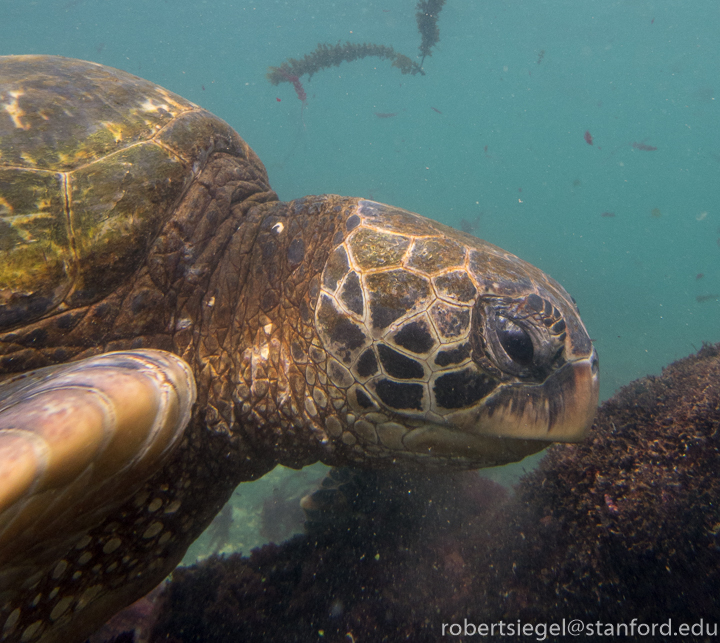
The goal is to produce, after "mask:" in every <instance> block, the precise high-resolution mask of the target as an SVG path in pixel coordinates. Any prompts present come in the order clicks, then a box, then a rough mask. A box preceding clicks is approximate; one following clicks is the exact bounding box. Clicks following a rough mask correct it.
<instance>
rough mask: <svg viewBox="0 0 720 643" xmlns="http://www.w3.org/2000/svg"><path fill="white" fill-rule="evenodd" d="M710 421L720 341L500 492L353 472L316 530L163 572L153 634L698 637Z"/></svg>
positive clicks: (644, 383) (706, 590)
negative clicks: (571, 626) (340, 508)
mask: <svg viewBox="0 0 720 643" xmlns="http://www.w3.org/2000/svg"><path fill="white" fill-rule="evenodd" d="M719 428H720V344H718V345H715V346H706V347H705V348H703V349H702V350H701V351H700V352H699V353H698V354H697V355H693V356H691V357H689V358H686V359H683V360H680V361H679V362H676V363H674V364H672V365H671V366H669V367H667V368H666V369H664V371H663V374H662V375H661V376H658V377H655V376H650V377H646V378H642V379H640V380H637V381H636V382H633V383H632V384H630V385H629V386H627V387H625V388H623V389H622V390H621V391H619V392H618V393H617V394H616V395H615V397H613V398H612V399H610V400H608V401H607V402H605V403H604V404H603V405H602V407H601V409H600V411H599V414H598V417H597V420H596V422H595V425H594V427H593V429H592V431H591V433H590V435H589V437H588V439H587V440H586V441H585V442H583V443H581V444H576V445H575V444H574V445H555V446H551V447H549V448H548V450H547V455H546V457H545V458H544V459H543V460H542V462H541V464H540V466H539V467H538V468H537V469H536V470H534V471H532V472H530V473H528V474H526V475H525V476H524V477H523V478H522V480H521V481H520V483H519V484H518V485H517V486H516V488H515V490H514V493H513V494H512V495H510V494H509V493H508V492H507V490H505V489H503V488H502V487H499V485H496V484H495V483H492V482H491V481H490V480H488V479H485V478H483V477H480V476H478V474H476V473H463V474H450V475H447V476H443V477H438V476H436V477H427V476H420V475H415V476H408V474H405V476H406V477H405V478H404V479H400V476H398V475H397V474H395V476H394V477H393V476H391V475H390V474H389V473H388V472H366V473H364V474H362V476H360V477H359V480H357V481H356V482H355V486H356V490H355V491H354V492H353V493H347V492H346V493H345V496H346V497H347V498H349V499H350V501H351V506H350V510H349V511H348V513H347V515H340V516H337V517H336V518H335V519H334V520H333V521H331V522H329V523H328V524H327V525H326V526H325V530H324V531H323V532H322V533H312V534H310V535H309V536H306V537H296V538H295V539H293V540H291V541H289V542H287V543H284V544H283V545H281V546H276V545H268V546H265V547H263V548H262V549H259V550H255V551H254V552H253V553H252V555H251V556H250V557H249V558H243V557H240V556H232V557H229V558H225V559H219V558H216V559H213V560H211V561H208V562H205V563H202V564H200V565H197V566H195V567H193V568H190V569H185V570H182V571H178V572H176V573H175V574H174V575H173V578H174V579H175V580H174V581H173V582H172V583H171V585H170V590H169V592H168V593H167V595H166V597H167V600H166V603H165V606H164V608H163V611H162V614H161V616H160V625H159V626H158V628H157V629H156V631H155V634H154V638H153V641H156V642H159V641H166V640H171V639H172V638H173V637H181V636H182V637H184V638H183V640H185V641H204V640H213V641H215V642H216V643H229V642H230V641H236V640H238V638H241V639H242V640H243V641H249V642H251V643H255V642H256V641H257V642H260V641H262V642H263V643H284V642H285V641H287V640H290V639H295V640H314V639H313V637H317V632H318V630H323V632H324V637H325V638H326V639H327V640H341V639H343V638H344V637H345V635H346V633H347V632H351V633H352V635H353V637H354V638H355V640H358V641H359V640H363V641H365V640H367V641H380V640H388V641H395V640H398V632H401V633H402V639H403V640H411V641H415V642H419V643H434V642H436V641H438V640H442V637H441V635H440V634H439V632H440V628H441V627H442V624H443V623H459V624H460V625H461V627H462V625H463V623H464V619H467V621H468V622H469V623H472V624H476V625H477V624H480V623H485V624H487V623H493V622H495V623H497V622H499V621H501V620H502V621H504V622H505V624H506V625H505V626H506V627H507V625H508V624H510V623H513V624H514V623H515V622H516V621H517V620H520V621H521V622H523V623H531V624H541V623H550V622H555V623H561V622H562V619H565V620H566V622H568V621H569V620H571V619H574V618H577V619H581V620H583V621H584V622H585V623H586V624H587V623H593V624H594V623H595V622H597V621H601V622H603V623H606V624H607V623H627V624H629V623H630V622H631V621H632V619H637V621H636V626H637V624H640V623H647V624H651V623H657V624H665V623H667V622H668V620H669V619H671V620H672V627H673V630H677V627H678V625H679V624H680V623H683V622H684V623H688V624H693V623H698V622H699V621H700V619H703V621H704V623H705V624H707V623H708V622H710V626H711V628H712V623H713V622H714V621H715V620H716V618H715V615H717V614H719V613H720V594H719V593H718V592H717V588H718V587H719V586H720V477H718V473H717V472H718V471H720V430H719ZM308 579H311V582H309V581H308ZM636 631H637V630H636ZM711 631H712V629H711ZM190 633H191V634H190ZM466 638H467V639H468V640H474V637H466ZM510 638H512V637H510ZM610 638H611V637H610ZM646 638H648V640H649V639H650V638H652V640H661V638H662V637H659V636H658V637H646ZM448 640H450V637H448ZM509 640H510V639H509ZM589 640H598V641H601V640H609V637H608V636H602V637H590V639H589ZM663 640H664V639H663ZM693 640H698V641H700V640H711V637H707V638H706V639H705V638H703V637H699V636H698V637H694V638H693Z"/></svg>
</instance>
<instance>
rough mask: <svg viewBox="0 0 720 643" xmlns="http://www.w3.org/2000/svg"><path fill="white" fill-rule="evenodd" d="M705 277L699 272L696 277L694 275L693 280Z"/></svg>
mask: <svg viewBox="0 0 720 643" xmlns="http://www.w3.org/2000/svg"><path fill="white" fill-rule="evenodd" d="M704 276H705V273H702V272H699V273H697V275H695V279H702V278H703V277H704Z"/></svg>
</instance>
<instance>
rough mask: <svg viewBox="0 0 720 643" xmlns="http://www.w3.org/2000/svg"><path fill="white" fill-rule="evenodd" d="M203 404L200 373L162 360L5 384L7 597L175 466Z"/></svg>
mask: <svg viewBox="0 0 720 643" xmlns="http://www.w3.org/2000/svg"><path fill="white" fill-rule="evenodd" d="M194 401H195V381H194V378H193V375H192V372H191V370H190V368H189V367H188V366H187V364H186V363H185V362H184V361H182V360H181V359H180V358H178V357H176V356H175V355H172V354H170V353H166V352H164V351H159V350H137V351H124V352H115V353H106V354H104V355H100V356H96V357H91V358H88V359H84V360H81V361H78V362H73V363H70V364H64V365H61V366H51V367H49V368H44V369H40V370H37V371H32V372H29V373H24V374H22V375H19V376H15V377H12V378H9V379H5V380H3V381H0V569H2V574H0V597H2V598H3V599H7V598H11V596H9V595H8V593H10V594H12V593H13V589H11V588H17V587H19V586H22V587H23V588H29V587H31V586H32V583H33V579H34V578H38V577H39V576H41V575H43V574H44V573H47V571H48V570H47V567H48V565H61V563H62V561H61V562H60V563H58V562H57V561H58V559H59V558H62V555H63V552H64V551H67V549H68V547H71V546H72V545H73V544H75V543H77V541H78V540H79V539H81V538H82V537H83V535H84V534H85V532H86V531H87V530H88V529H89V528H90V527H92V526H94V525H97V524H98V522H99V521H100V520H102V519H103V518H105V517H106V516H107V515H108V514H109V513H110V512H111V511H113V510H115V509H117V507H118V506H119V505H120V504H122V503H123V502H125V501H126V500H127V499H128V498H129V497H130V495H131V494H132V493H133V492H135V491H136V490H137V489H138V487H139V486H140V485H141V484H142V483H143V482H144V481H145V480H146V479H147V478H148V477H149V476H150V475H151V474H152V473H154V472H155V471H156V470H157V469H158V468H159V467H160V466H161V465H162V464H163V463H164V462H165V460H166V458H167V456H168V455H169V454H170V453H171V452H172V451H173V448H174V446H175V445H177V444H178V443H179V441H180V440H179V438H180V437H181V436H182V434H183V431H184V429H185V426H186V425H187V423H188V421H189V420H190V417H191V409H192V405H193V403H194ZM58 616H59V615H58ZM10 625H11V626H12V623H10ZM7 626H8V624H7V623H6V624H5V627H6V628H7ZM6 633H7V632H6Z"/></svg>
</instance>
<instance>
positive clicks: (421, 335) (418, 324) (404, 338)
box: [393, 321, 435, 355]
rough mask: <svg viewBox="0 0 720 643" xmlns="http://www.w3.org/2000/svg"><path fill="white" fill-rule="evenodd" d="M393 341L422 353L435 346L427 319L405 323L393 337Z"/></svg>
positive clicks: (407, 348) (414, 351)
mask: <svg viewBox="0 0 720 643" xmlns="http://www.w3.org/2000/svg"><path fill="white" fill-rule="evenodd" d="M393 341H394V342H395V343H396V344H397V345H398V346H402V347H403V348H405V349H406V350H409V351H412V352H413V353H417V354H418V355H422V354H425V353H428V352H429V351H430V349H431V348H432V347H433V346H435V339H434V338H433V336H432V335H431V334H430V330H429V328H428V326H427V322H425V321H411V322H409V323H407V324H405V325H404V326H403V327H402V328H401V329H400V330H399V331H398V332H397V333H395V336H394V337H393Z"/></svg>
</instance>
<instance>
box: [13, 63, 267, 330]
mask: <svg viewBox="0 0 720 643" xmlns="http://www.w3.org/2000/svg"><path fill="white" fill-rule="evenodd" d="M0 58H2V64H1V65H0V70H1V71H0V331H6V330H9V329H12V328H13V327H16V326H20V325H23V324H27V323H28V322H31V321H33V320H36V319H38V318H39V317H41V316H44V315H46V314H47V313H48V312H51V311H53V310H57V311H61V310H64V309H67V308H75V307H78V306H84V305H87V304H90V303H93V302H95V301H97V300H99V299H101V298H103V297H104V296H106V295H107V294H108V293H110V292H112V291H113V290H114V289H115V288H117V286H118V285H119V284H120V283H122V282H123V280H125V279H126V278H127V277H128V276H129V275H130V274H131V273H133V272H134V271H135V270H137V268H138V266H139V265H140V264H141V263H142V260H143V259H144V258H145V256H146V253H147V250H148V248H149V246H150V244H151V243H152V242H153V240H154V239H155V237H156V236H157V234H158V233H159V231H160V229H161V228H162V226H163V224H164V223H165V222H166V221H167V220H168V219H170V218H171V217H172V214H173V212H174V210H175V208H176V206H177V203H178V202H179V200H180V199H181V198H182V196H183V194H184V193H185V191H186V190H187V188H188V186H189V185H190V183H191V182H192V181H193V179H194V178H195V177H196V176H197V175H198V173H199V172H200V170H201V169H202V168H203V166H204V165H205V162H206V159H207V158H208V156H209V155H210V154H211V153H212V152H223V151H227V152H228V153H229V154H232V155H234V156H240V157H245V158H247V157H250V156H252V157H254V153H253V152H252V151H251V150H250V148H249V147H248V146H247V144H246V143H245V142H244V141H243V140H242V139H241V138H240V137H239V136H238V135H237V134H236V133H235V132H234V131H233V129H232V128H231V127H230V126H229V125H227V123H225V122H224V121H222V120H221V119H219V118H217V117H216V116H213V115H212V114H210V113H209V112H207V111H205V110H204V109H202V108H200V107H198V106H197V105H195V104H193V103H191V102H189V101H187V100H185V99H183V98H181V97H180V96H177V95H176V94H173V93H171V92H169V91H167V90H165V89H163V88H162V87H158V86H157V85H155V84H153V83H151V82H149V81H146V80H143V79H141V78H138V77H136V76H133V75H131V74H128V73H126V72H123V71H120V70H116V69H111V68H108V67H105V66H102V65H97V64H93V63H87V62H84V61H78V60H73V59H62V58H57V57H47V56H6V57H0ZM100 89H101V90H100Z"/></svg>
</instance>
